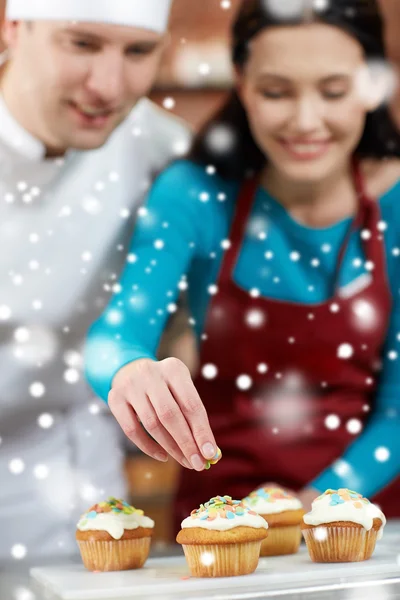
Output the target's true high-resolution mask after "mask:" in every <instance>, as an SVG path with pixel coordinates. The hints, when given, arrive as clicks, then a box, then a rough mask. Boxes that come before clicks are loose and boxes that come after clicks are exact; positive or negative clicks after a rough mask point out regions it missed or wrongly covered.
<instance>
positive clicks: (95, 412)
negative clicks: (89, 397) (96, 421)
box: [89, 402, 100, 415]
mask: <svg viewBox="0 0 400 600" xmlns="http://www.w3.org/2000/svg"><path fill="white" fill-rule="evenodd" d="M89 412H90V414H91V415H98V414H99V412H100V406H99V404H97V403H96V402H92V403H91V404H89Z"/></svg>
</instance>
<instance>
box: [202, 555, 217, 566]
mask: <svg viewBox="0 0 400 600" xmlns="http://www.w3.org/2000/svg"><path fill="white" fill-rule="evenodd" d="M214 561H215V557H214V555H213V554H212V553H211V552H202V553H201V555H200V562H201V563H202V564H203V565H204V566H205V567H209V566H211V565H212V564H213V563H214Z"/></svg>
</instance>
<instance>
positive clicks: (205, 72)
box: [198, 63, 211, 75]
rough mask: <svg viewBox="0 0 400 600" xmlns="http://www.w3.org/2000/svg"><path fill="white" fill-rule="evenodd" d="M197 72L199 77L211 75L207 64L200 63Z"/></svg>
mask: <svg viewBox="0 0 400 600" xmlns="http://www.w3.org/2000/svg"><path fill="white" fill-rule="evenodd" d="M198 70H199V73H200V75H209V74H210V73H211V67H210V65H209V64H208V63H200V64H199V68H198Z"/></svg>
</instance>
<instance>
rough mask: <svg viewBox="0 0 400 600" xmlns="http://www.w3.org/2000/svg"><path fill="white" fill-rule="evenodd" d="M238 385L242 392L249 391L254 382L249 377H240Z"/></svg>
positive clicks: (237, 381)
mask: <svg viewBox="0 0 400 600" xmlns="http://www.w3.org/2000/svg"><path fill="white" fill-rule="evenodd" d="M236 385H237V387H238V388H239V389H240V390H249V389H250V388H251V386H252V385H253V380H252V379H251V377H249V375H239V377H238V378H237V379H236Z"/></svg>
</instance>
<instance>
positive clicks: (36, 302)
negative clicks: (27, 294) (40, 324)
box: [32, 300, 43, 310]
mask: <svg viewBox="0 0 400 600" xmlns="http://www.w3.org/2000/svg"><path fill="white" fill-rule="evenodd" d="M32 307H33V309H34V310H41V309H42V308H43V303H42V301H41V300H34V301H33V302H32Z"/></svg>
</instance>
